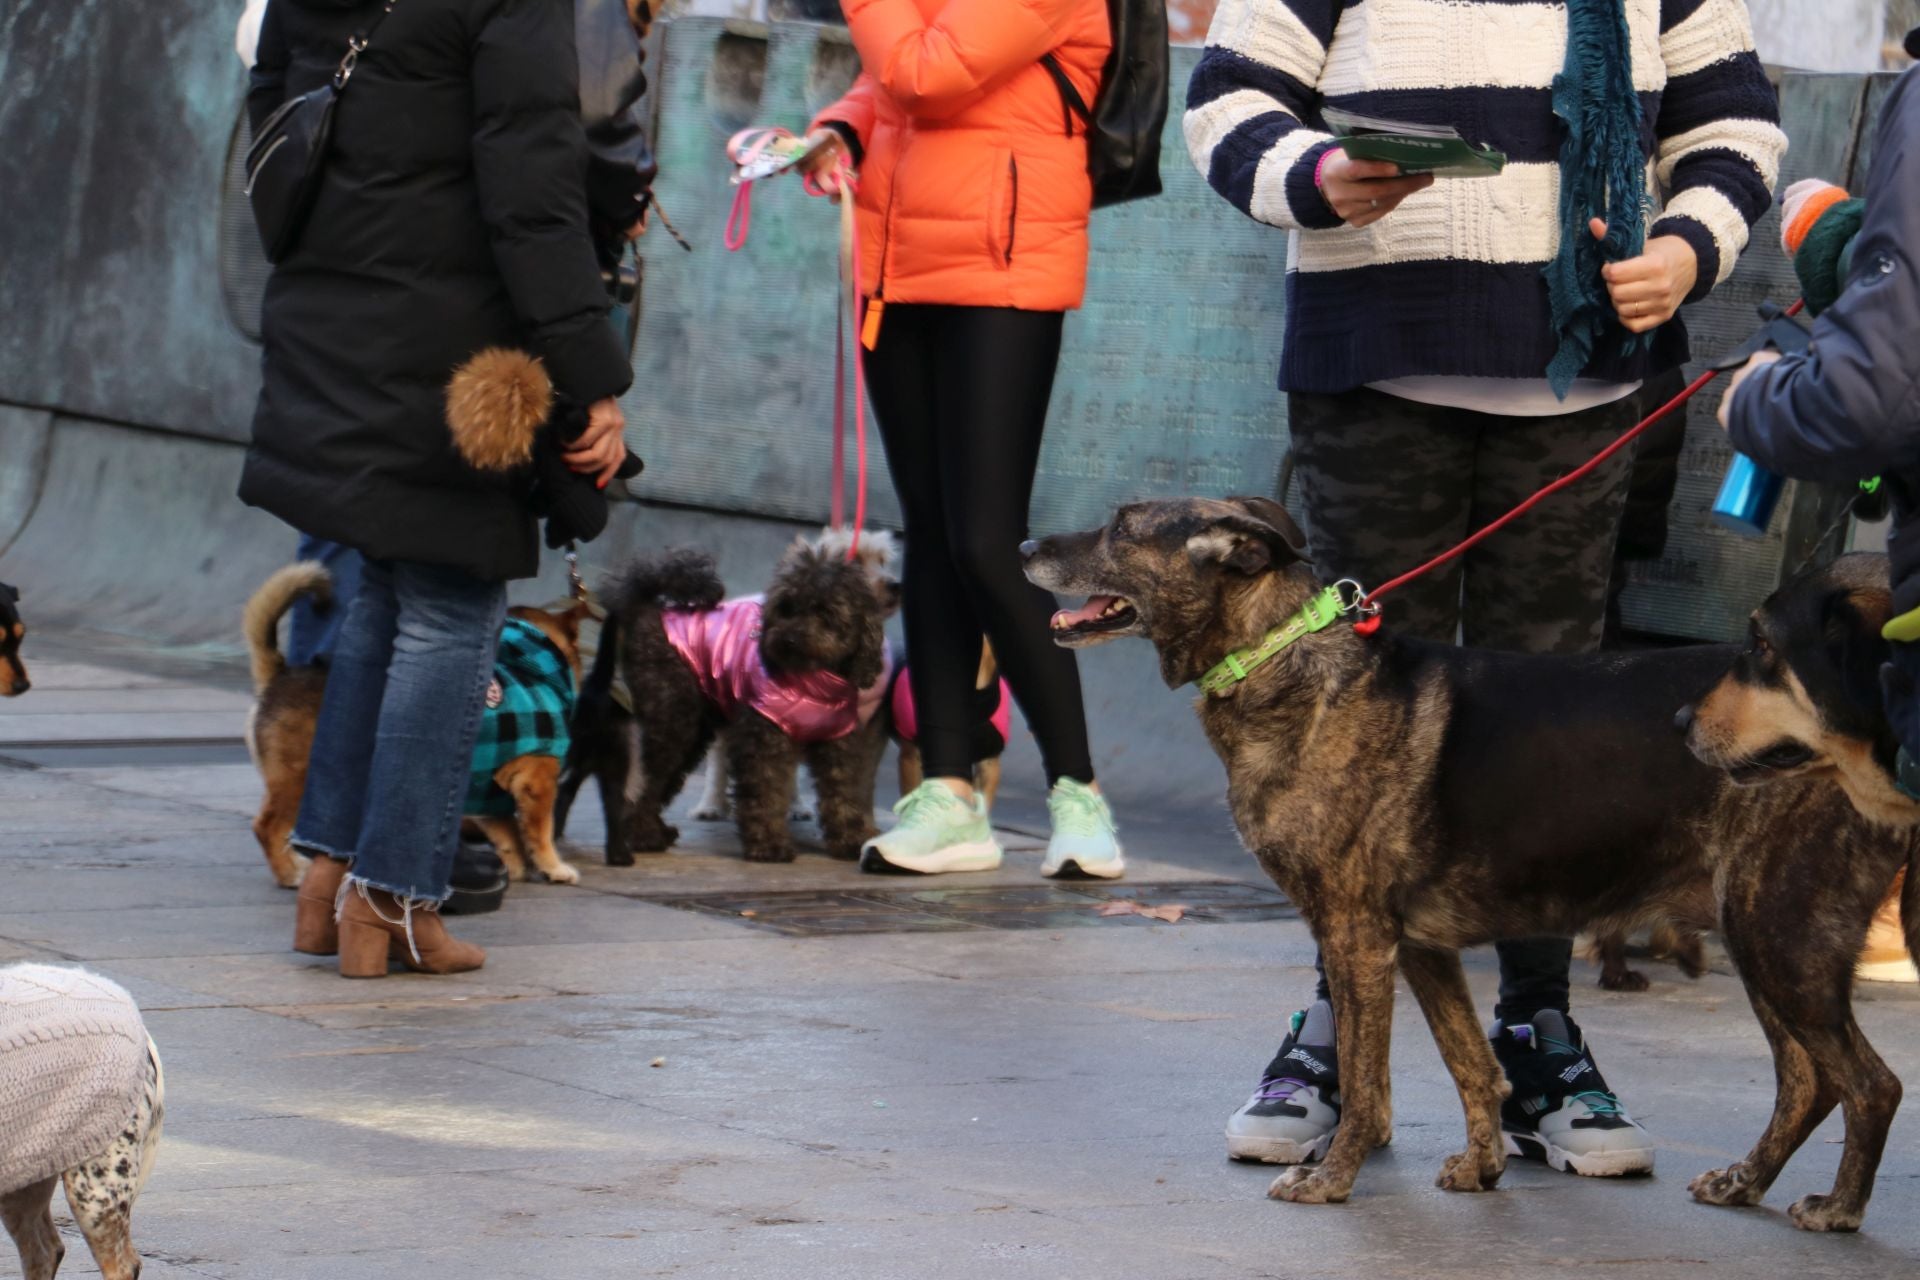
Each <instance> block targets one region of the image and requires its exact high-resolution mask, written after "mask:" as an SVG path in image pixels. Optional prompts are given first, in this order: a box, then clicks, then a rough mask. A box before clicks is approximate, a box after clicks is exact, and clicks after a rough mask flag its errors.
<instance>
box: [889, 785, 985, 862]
mask: <svg viewBox="0 0 1920 1280" xmlns="http://www.w3.org/2000/svg"><path fill="white" fill-rule="evenodd" d="M893 811H894V812H895V813H897V814H899V815H900V821H898V822H896V823H895V824H894V826H893V830H891V831H888V832H886V833H884V834H882V835H877V836H875V837H874V838H873V839H871V840H869V841H867V842H866V844H864V845H862V846H861V848H860V869H861V870H862V871H872V872H883V871H917V872H919V873H920V874H922V875H938V874H939V873H941V872H943V871H992V870H993V869H994V868H995V867H997V866H999V865H1000V859H1001V857H1002V856H1003V855H1002V854H1001V851H1000V842H999V841H997V840H995V839H994V838H993V827H992V825H991V824H990V823H988V821H987V808H986V805H985V803H984V802H983V801H982V800H981V799H980V797H979V796H978V795H975V796H974V798H973V803H972V804H968V803H967V802H966V801H965V800H962V799H961V798H960V797H959V796H957V795H955V794H954V793H953V788H951V787H949V786H947V784H946V783H944V782H940V781H937V780H935V779H932V778H929V779H928V780H927V781H925V782H923V783H921V784H920V785H919V786H917V787H915V788H914V789H913V790H912V791H909V792H908V793H907V794H906V795H904V796H901V797H900V803H899V804H896V805H894V806H893Z"/></svg>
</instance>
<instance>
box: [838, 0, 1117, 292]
mask: <svg viewBox="0 0 1920 1280" xmlns="http://www.w3.org/2000/svg"><path fill="white" fill-rule="evenodd" d="M842 8H843V9H844V10H845V12H846V17H847V27H848V29H849V30H850V31H851V33H852V35H853V43H854V47H855V48H856V49H858V50H859V53H860V61H861V65H862V66H863V67H864V68H865V70H864V71H863V72H862V73H861V75H860V78H859V79H858V80H856V81H855V82H854V84H853V87H852V88H851V89H849V90H848V91H847V94H846V96H845V97H843V98H841V99H840V101H838V102H836V103H834V104H833V105H832V106H830V107H828V108H827V109H826V110H825V111H823V112H821V113H820V116H819V118H818V119H817V120H815V121H814V124H815V125H816V126H819V125H823V124H829V123H837V124H840V125H842V126H845V127H846V128H848V129H851V130H852V132H853V133H854V135H855V136H856V137H858V139H859V141H860V146H861V149H862V155H861V157H860V194H859V199H858V200H857V201H856V208H857V210H858V215H859V216H858V223H859V227H860V251H861V263H860V267H861V281H860V285H861V288H862V289H863V290H864V291H865V292H866V294H867V296H868V297H870V298H879V299H883V300H884V301H888V302H938V303H948V304H952V305H958V306H980V307H1018V308H1020V309H1022V310H1026V311H1065V310H1068V309H1069V308H1072V307H1077V306H1079V305H1080V299H1081V295H1082V294H1083V293H1084V292H1085V291H1086V282H1087V214H1088V212H1089V211H1090V210H1091V208H1092V206H1093V184H1092V182H1091V180H1090V179H1089V178H1088V177H1087V142H1086V127H1085V122H1084V121H1082V120H1080V119H1079V118H1078V117H1077V116H1075V117H1072V118H1071V126H1069V116H1068V113H1067V110H1066V108H1065V107H1064V105H1063V104H1062V101H1061V94H1060V90H1059V87H1058V86H1057V85H1056V84H1055V83H1054V80H1053V77H1052V76H1050V75H1049V74H1048V73H1047V69H1046V68H1045V67H1043V66H1041V65H1040V63H1039V58H1040V56H1041V55H1042V54H1044V53H1047V52H1049V51H1051V52H1052V53H1053V55H1054V56H1055V58H1057V59H1058V60H1059V62H1060V65H1061V67H1062V68H1064V69H1065V71H1066V73H1067V75H1068V76H1069V77H1070V78H1071V79H1072V81H1073V83H1074V87H1075V88H1077V89H1079V91H1080V96H1081V98H1082V100H1083V101H1086V102H1092V101H1093V98H1094V93H1095V91H1096V89H1097V88H1098V87H1099V81H1100V71H1101V68H1102V66H1104V65H1105V63H1106V59H1107V49H1108V47H1109V43H1110V37H1109V34H1108V27H1107V6H1106V0H842ZM1069 128H1071V134H1069Z"/></svg>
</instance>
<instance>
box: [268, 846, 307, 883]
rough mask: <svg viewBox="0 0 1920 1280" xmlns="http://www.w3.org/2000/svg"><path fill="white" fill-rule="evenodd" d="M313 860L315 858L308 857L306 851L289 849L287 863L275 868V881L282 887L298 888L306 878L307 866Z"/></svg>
mask: <svg viewBox="0 0 1920 1280" xmlns="http://www.w3.org/2000/svg"><path fill="white" fill-rule="evenodd" d="M312 862H313V859H311V858H309V857H307V856H306V855H305V854H304V853H294V852H293V851H291V850H289V851H288V852H287V864H286V865H285V866H284V867H275V868H273V879H274V883H275V884H278V885H279V886H280V887H281V888H282V889H298V888H299V887H300V882H301V881H302V880H304V879H306V876H307V868H308V866H310V865H311V864H312Z"/></svg>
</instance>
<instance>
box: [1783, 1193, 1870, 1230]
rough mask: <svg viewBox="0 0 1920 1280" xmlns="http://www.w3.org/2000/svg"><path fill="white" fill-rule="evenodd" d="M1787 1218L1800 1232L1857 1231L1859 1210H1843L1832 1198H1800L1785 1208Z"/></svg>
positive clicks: (1859, 1217)
mask: <svg viewBox="0 0 1920 1280" xmlns="http://www.w3.org/2000/svg"><path fill="white" fill-rule="evenodd" d="M1787 1216H1788V1217H1789V1218H1792V1219H1793V1225H1794V1226H1796V1227H1798V1228H1800V1229H1801V1230H1802V1231H1858V1230H1859V1229H1860V1219H1861V1217H1862V1216H1863V1215H1862V1213H1861V1211H1860V1210H1859V1209H1843V1208H1841V1207H1840V1204H1839V1202H1838V1201H1836V1200H1835V1199H1834V1198H1833V1197H1832V1196H1802V1197H1800V1198H1799V1199H1798V1200H1795V1201H1794V1202H1793V1203H1792V1204H1790V1205H1788V1206H1787Z"/></svg>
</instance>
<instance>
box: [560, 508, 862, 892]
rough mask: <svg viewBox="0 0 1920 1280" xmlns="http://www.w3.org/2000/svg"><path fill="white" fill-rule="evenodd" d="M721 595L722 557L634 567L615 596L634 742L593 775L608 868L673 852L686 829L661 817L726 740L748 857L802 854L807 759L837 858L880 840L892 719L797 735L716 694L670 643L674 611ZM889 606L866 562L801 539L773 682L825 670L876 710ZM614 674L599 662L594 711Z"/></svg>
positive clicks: (761, 652) (773, 623) (749, 702)
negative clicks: (878, 788)
mask: <svg viewBox="0 0 1920 1280" xmlns="http://www.w3.org/2000/svg"><path fill="white" fill-rule="evenodd" d="M719 595H720V593H719V582H718V577H717V575H716V574H715V573H714V571H713V564H712V561H711V560H710V559H708V558H707V557H705V556H700V555H697V554H695V553H680V554H679V555H676V556H674V557H671V558H669V559H667V560H663V561H659V562H653V563H646V564H641V565H638V566H635V568H634V569H632V570H630V571H629V572H628V574H627V575H626V576H625V577H624V579H623V580H622V582H621V584H620V585H619V586H618V587H617V588H616V589H615V590H614V591H613V592H612V595H611V601H610V609H611V613H610V615H609V617H608V620H607V627H608V635H609V636H617V639H613V638H607V637H603V640H602V653H603V655H604V654H607V653H611V652H613V650H614V649H615V648H617V649H618V663H619V669H620V674H621V675H622V676H623V677H624V679H625V683H626V687H627V690H628V693H629V695H630V697H631V700H632V717H631V725H630V728H629V730H628V733H627V741H626V742H625V743H624V744H622V745H621V747H620V748H618V749H615V750H612V751H609V752H606V753H605V754H604V756H602V757H600V758H601V760H602V764H601V766H600V767H599V768H598V769H597V770H596V772H597V773H598V775H599V776H600V778H601V792H602V796H603V798H604V799H605V801H606V805H607V812H608V819H607V821H608V827H607V832H608V843H607V861H608V862H610V863H613V864H615V865H629V864H631V862H632V860H633V855H634V854H635V853H650V852H659V851H663V850H665V849H668V848H671V847H672V845H673V843H674V842H675V841H676V840H677V839H678V838H679V832H678V831H677V830H676V829H675V828H674V827H672V826H671V825H669V824H668V823H667V822H666V820H665V818H664V816H663V811H664V809H665V807H666V806H667V805H668V804H670V803H672V801H673V799H674V797H675V796H677V795H678V794H679V792H680V789H681V787H682V786H684V785H685V783H686V779H687V775H688V774H689V773H691V772H692V770H693V769H694V767H695V766H696V765H697V764H698V763H699V761H700V758H701V756H702V755H703V754H704V753H705V752H706V750H707V748H708V746H709V745H710V744H711V743H712V742H713V741H714V739H715V737H716V735H718V736H719V738H720V741H721V751H722V753H723V754H724V757H725V759H726V763H727V772H728V773H729V774H731V776H732V779H733V802H734V812H735V819H736V823H737V825H738V828H739V832H740V839H741V843H742V845H743V847H744V849H745V853H746V856H747V858H748V859H749V860H752V861H759V862H785V861H789V860H791V859H792V857H793V844H792V840H791V838H790V836H789V834H788V830H787V820H788V812H789V809H790V808H791V806H792V802H793V796H794V774H795V771H796V769H797V768H798V767H799V765H801V764H802V763H804V764H806V766H807V769H808V772H809V773H811V774H812V775H813V780H814V787H815V790H816V792H817V794H818V800H819V815H820V825H821V829H822V833H823V834H824V836H825V839H826V845H827V849H828V852H830V853H832V854H833V855H834V856H836V857H842V858H853V857H856V856H858V854H859V851H860V846H861V844H862V843H863V842H865V841H866V840H867V839H868V838H869V837H871V836H872V835H873V834H874V832H875V828H874V825H873V787H874V774H875V772H876V771H877V769H878V768H879V763H880V756H881V753H882V751H883V750H884V747H885V732H884V727H883V724H882V721H881V718H880V717H878V716H876V715H870V714H861V715H860V716H859V717H858V723H857V724H855V723H854V718H855V711H854V706H853V703H852V701H850V702H849V705H848V706H847V708H846V724H845V725H844V726H842V727H843V728H844V729H845V731H837V730H836V731H835V732H833V733H832V734H831V735H830V736H821V735H819V734H806V735H803V736H801V737H795V736H792V735H790V733H789V732H788V730H787V729H785V728H783V727H782V724H781V723H780V722H779V721H778V720H776V719H775V718H771V717H770V716H769V715H768V714H766V713H765V712H763V710H762V709H761V706H760V704H757V702H756V699H755V698H754V697H753V696H751V695H748V696H745V697H742V698H741V699H740V700H739V702H738V705H735V706H723V705H722V704H721V703H720V702H718V701H716V700H715V698H714V697H713V696H711V695H712V693H713V690H712V689H711V687H709V686H710V684H711V677H712V673H711V672H707V673H697V672H696V671H695V670H694V668H693V666H691V665H690V664H689V662H688V661H687V659H686V658H685V657H683V656H682V654H681V651H680V650H679V649H677V648H676V647H675V645H674V643H673V641H672V640H671V639H669V637H668V634H667V619H666V614H667V612H668V610H669V608H670V607H671V605H673V604H680V605H685V606H690V607H691V609H692V610H694V611H702V610H712V609H713V608H714V607H715V606H716V605H717V604H718V602H719ZM891 604H892V601H891V599H890V598H889V595H888V593H887V592H886V591H884V590H882V589H880V588H879V587H877V586H876V582H875V579H874V577H873V574H872V572H871V570H870V568H869V567H868V566H866V565H865V564H863V563H862V562H861V561H859V560H853V561H850V560H848V559H847V558H846V556H845V554H844V551H841V550H839V549H838V548H835V547H834V546H833V545H832V544H830V543H827V544H822V543H815V542H809V541H806V540H804V539H802V540H798V541H796V542H795V544H794V546H793V547H792V548H791V549H790V550H789V551H788V552H787V553H786V555H785V556H784V557H783V558H782V559H781V561H780V564H779V567H778V568H777V569H776V570H775V573H774V577H773V581H772V583H771V584H770V585H769V587H768V589H767V593H766V596H765V599H764V601H763V602H762V603H761V605H760V607H759V619H758V620H759V633H758V639H757V657H758V664H759V667H760V669H761V672H763V673H764V680H765V681H766V682H768V684H769V685H771V686H773V687H775V688H778V689H785V688H787V687H789V686H791V685H792V684H793V683H794V682H795V681H804V680H806V679H807V678H809V677H818V676H819V675H822V674H825V675H828V676H833V677H838V681H837V682H829V683H830V684H832V685H833V687H835V688H843V689H844V690H845V691H846V692H847V695H848V697H849V699H850V700H851V699H852V698H853V697H854V695H855V694H856V693H857V692H858V691H861V690H872V691H876V692H875V693H873V694H872V695H871V701H873V702H875V703H877V701H878V694H877V690H878V689H879V687H880V686H881V684H882V682H883V680H884V677H885V675H886V669H887V649H886V636H885V632H884V629H883V628H884V623H885V620H886V616H887V613H888V611H889V608H890V607H891ZM731 607H733V606H729V608H731ZM603 667H604V668H605V670H604V671H603ZM611 672H612V666H611V660H610V659H606V658H604V657H603V658H602V659H600V660H599V661H596V664H595V670H594V677H590V678H589V680H588V682H587V683H588V690H587V691H583V695H582V697H583V702H584V701H585V700H586V698H588V697H590V696H593V695H592V693H591V692H590V691H591V690H592V688H593V686H594V685H595V682H596V679H597V678H600V677H602V676H604V677H605V681H606V683H608V684H610V683H611ZM702 674H706V675H708V676H709V677H710V682H709V685H703V683H702ZM758 678H760V673H755V677H754V679H749V680H747V681H746V682H745V683H744V684H743V685H741V686H739V687H741V688H747V687H752V686H753V685H754V683H755V679H758ZM810 687H812V686H810ZM863 701H864V700H863ZM863 711H864V708H863ZM729 712H730V713H731V719H729V714H728V713H729ZM577 732H578V731H577V730H576V733H577ZM615 770H618V771H619V772H621V773H622V774H623V777H622V778H621V783H620V785H618V786H612V785H610V783H611V782H612V779H611V778H610V776H609V774H610V773H611V772H613V771H615ZM576 786H577V783H576Z"/></svg>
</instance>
